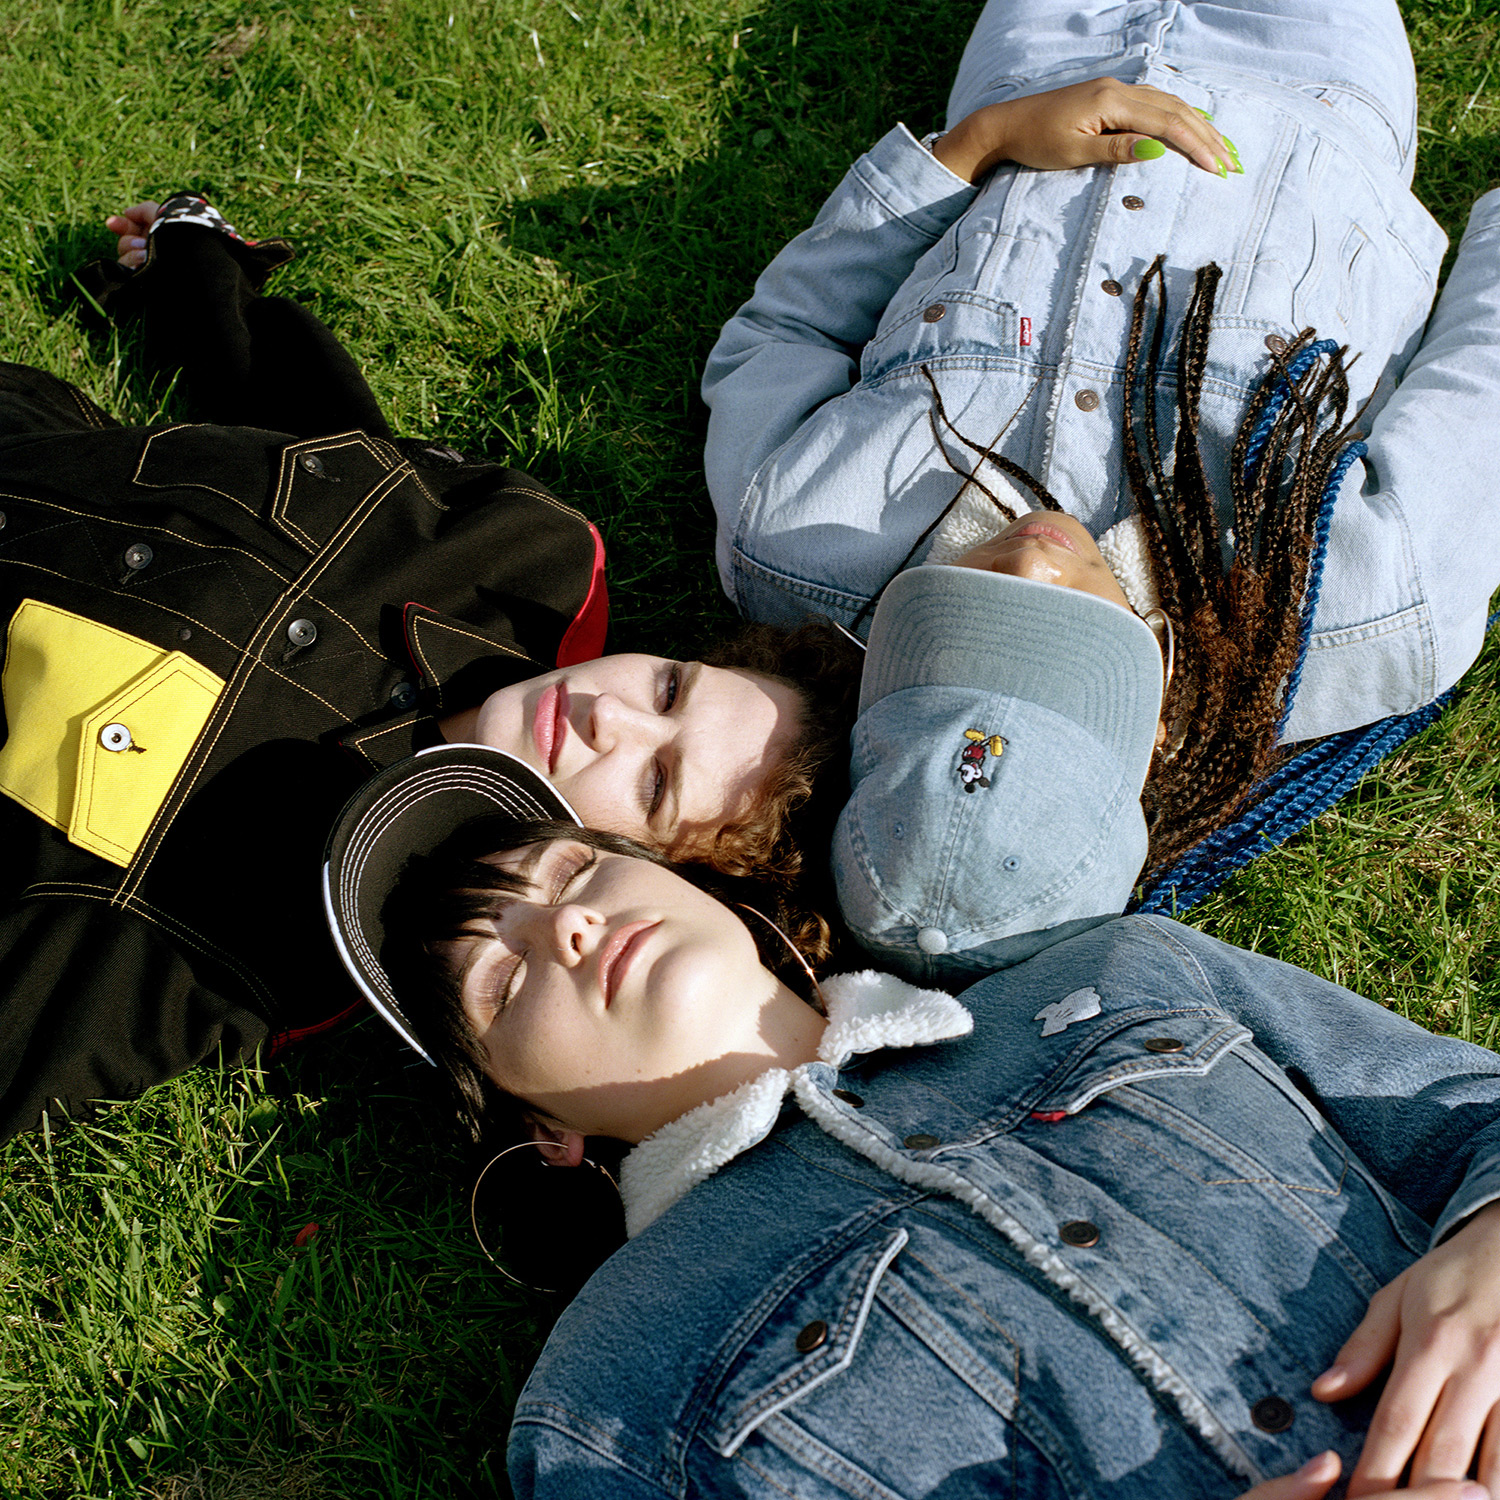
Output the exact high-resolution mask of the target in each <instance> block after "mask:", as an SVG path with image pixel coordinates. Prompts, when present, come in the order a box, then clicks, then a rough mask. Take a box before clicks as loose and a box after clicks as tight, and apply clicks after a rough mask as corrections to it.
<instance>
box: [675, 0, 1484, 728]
mask: <svg viewBox="0 0 1500 1500" xmlns="http://www.w3.org/2000/svg"><path fill="white" fill-rule="evenodd" d="M1103 74H1110V75H1113V76H1115V77H1118V78H1120V79H1122V80H1124V81H1127V82H1133V83H1145V84H1151V85H1153V86H1155V87H1157V88H1160V89H1163V90H1165V91H1167V92H1169V93H1172V94H1175V95H1177V96H1178V97H1179V98H1181V99H1183V100H1184V101H1185V102H1186V103H1187V104H1189V105H1192V106H1195V107H1197V108H1201V109H1203V110H1206V111H1207V112H1208V113H1210V114H1211V115H1212V116H1213V117H1214V121H1215V124H1216V125H1217V126H1218V127H1219V128H1220V129H1221V130H1222V131H1223V132H1224V133H1225V134H1226V135H1227V136H1228V137H1230V138H1231V139H1232V140H1233V141H1234V142H1235V143H1236V145H1237V146H1238V148H1239V150H1240V153H1241V157H1242V160H1243V162H1244V169H1245V170H1244V175H1243V176H1238V175H1236V176H1231V177H1230V178H1228V179H1227V180H1221V179H1220V178H1218V177H1216V176H1212V175H1210V174H1208V173H1205V172H1203V171H1201V170H1200V169H1198V168H1196V167H1193V166H1191V165H1190V164H1189V163H1188V162H1187V161H1186V160H1185V159H1184V158H1183V157H1181V156H1178V155H1176V154H1175V153H1171V152H1169V153H1168V154H1167V155H1166V156H1165V157H1163V158H1161V159H1159V160H1156V161H1150V162H1144V163H1138V164H1132V165H1129V166H1118V167H1093V168H1085V169H1079V170H1074V171H1063V172H1037V171H1030V170H1027V169H1023V168H1017V167H1013V166H1005V167H1001V168H999V169H998V170H997V171H995V172H994V173H993V174H991V176H990V177H989V178H987V179H986V180H984V181H983V182H982V183H981V185H980V186H979V187H978V188H977V189H975V188H972V187H970V186H969V185H968V184H967V183H965V182H963V181H961V180H960V179H958V178H957V177H954V176H953V175H952V174H950V173H949V172H948V171H947V170H946V169H945V168H944V167H943V166H942V165H941V164H940V163H939V162H937V161H936V160H935V159H934V158H933V157H932V156H931V155H930V154H929V153H928V152H926V151H924V150H923V149H922V148H921V147H920V145H919V144H918V143H917V141H916V140H915V138H914V137H913V136H912V134H911V133H910V132H909V131H908V130H907V129H906V128H905V127H904V126H897V127H896V128H895V129H893V130H892V131H891V132H890V133H889V134H888V135H887V136H885V137H884V138H883V139H882V140H881V141H879V142H878V143H877V144H876V145H875V146H874V148H873V149H872V150H871V151H870V152H869V153H868V154H867V155H865V156H863V157H861V158H860V159H859V160H858V161H857V162H856V163H855V164H854V165H853V167H852V168H851V169H850V170H849V173H848V174H847V176H846V177H845V178H844V180H843V182H842V183H841V184H840V185H839V186H838V188H837V189H836V190H835V191H834V193H833V195H832V196H831V197H830V198H829V200H828V201H827V203H826V204H825V205H824V207H823V209H822V211H821V212H820V213H819V215H818V217H817V219H816V220H815V222H814V223H813V225H812V226H811V227H810V228H809V229H808V230H807V231H806V232H804V233H803V234H801V235H799V236H798V237H797V238H796V239H795V240H793V241H792V242H791V244H789V245H788V246H787V247H786V248H785V249H784V250H783V251H782V252H781V254H779V255H778V256H777V257H776V259H775V260H774V261H773V262H772V263H771V265H770V266H769V267H768V268H767V269H766V271H765V272H764V273H763V274H762V275H761V277H760V279H759V280H758V281H757V283H756V287H755V291H754V294H753V295H752V297H751V298H750V300H749V301H748V302H747V303H746V304H745V305H744V306H743V307H742V308H741V309H740V310H739V312H738V313H737V314H736V315H735V317H734V318H733V319H731V321H730V322H729V323H728V324H727V325H726V327H725V328H724V330H723V332H722V334H721V336H720V338H719V341H718V343H717V344H716V345H715V347H714V350H713V352H712V353H711V355H710V357H709V361H708V365H707V369H706V372H705V375H704V379H703V395H704V399H705V400H706V401H707V402H708V404H709V406H710V408H711V417H710V422H709V433H708V443H707V450H706V458H705V461H706V467H707V474H708V482H709V488H710V491H711V494H712V497H713V503H714V506H715V509H716V512H717V516H718V552H717V557H718V565H719V570H720V576H721V578H722V581H723V584H724V587H725V589H726V591H727V592H728V594H729V596H730V597H731V598H732V599H733V600H734V602H735V603H736V604H737V605H738V606H739V608H740V609H741V610H742V611H743V612H744V613H745V614H747V615H749V616H751V617H752V618H755V619H764V620H771V621H776V622H781V623H788V622H792V621H795V620H797V619H800V618H802V617H803V616H805V615H806V614H808V613H810V612H822V613H826V614H829V615H831V616H832V617H834V618H835V619H837V620H839V621H841V622H842V623H845V624H849V623H851V622H852V620H853V619H854V617H855V615H856V614H857V613H858V612H859V610H860V609H861V607H862V606H863V605H864V604H865V602H866V600H867V599H868V598H869V597H870V596H871V595H872V594H873V593H874V592H875V591H876V590H877V589H879V588H880V587H881V585H882V584H883V583H884V582H885V581H886V579H887V578H888V577H889V576H890V574H891V573H892V572H893V571H894V570H895V569H896V568H897V566H898V565H899V564H900V562H901V560H902V558H903V557H905V556H906V555H907V553H908V551H909V549H910V548H911V547H912V546H913V544H914V543H915V542H916V540H917V538H918V537H919V535H920V534H921V533H922V531H923V530H924V529H925V528H926V527H927V526H928V525H929V524H930V523H931V522H932V521H933V520H934V519H935V518H936V517H937V515H938V514H939V513H940V511H941V510H942V509H943V507H944V506H945V505H946V504H947V502H948V501H949V499H951V497H952V496H953V494H954V493H955V490H956V488H957V486H958V483H959V481H958V479H957V478H956V477H955V475H954V474H953V472H952V470H951V469H950V468H949V466H948V465H947V463H945V462H944V460H943V458H942V456H941V455H940V453H939V451H938V449H937V446H936V444H935V443H934V441H933V437H932V434H931V431H930V429H929V424H928V413H929V407H930V404H931V403H930V392H929V388H928V385H927V382H926V380H925V379H924V377H923V375H922V374H921V369H920V367H921V366H922V365H923V364H926V365H927V366H928V367H929V368H930V370H931V372H932V375H933V377H934V379H935V380H936V382H937V386H938V389H939V390H940V391H941V393H942V397H943V400H944V403H945V405H946V408H947V412H948V415H949V416H950V418H951V419H952V421H953V422H954V424H955V426H956V427H957V428H958V430H959V431H960V432H962V433H963V434H964V435H965V436H967V437H969V438H971V439H973V440H974V441H976V442H978V443H980V444H981V445H987V444H989V443H990V442H991V441H992V440H993V439H994V438H995V437H996V435H997V434H998V433H999V432H1000V431H1001V429H1002V428H1003V427H1005V426H1006V424H1007V423H1010V424H1011V425H1010V427H1009V431H1008V432H1007V433H1006V436H1005V438H1004V440H1003V442H1002V443H1001V444H1000V447H999V451H1000V452H1001V453H1003V454H1005V455H1007V456H1008V457H1010V458H1012V459H1014V460H1016V461H1017V462H1018V463H1020V464H1022V465H1023V466H1024V467H1025V468H1027V469H1028V470H1030V471H1031V473H1033V474H1034V475H1036V476H1037V478H1039V479H1040V480H1041V481H1042V482H1043V483H1044V484H1045V485H1046V486H1047V487H1048V488H1049V489H1050V490H1051V491H1052V493H1053V494H1054V495H1056V496H1057V497H1058V499H1059V500H1060V501H1061V503H1062V504H1063V506H1064V507H1065V508H1066V509H1067V510H1068V511H1070V512H1071V513H1072V514H1073V515H1075V516H1077V517H1078V518H1079V519H1080V520H1081V521H1083V522H1084V523H1085V524H1086V525H1087V526H1088V527H1089V529H1090V530H1091V531H1092V532H1093V533H1094V534H1095V535H1099V534H1102V533H1103V532H1104V531H1105V530H1107V529H1108V528H1109V527H1110V526H1111V525H1113V524H1114V523H1115V522H1116V521H1118V520H1120V519H1122V518H1123V517H1124V516H1126V515H1128V514H1129V513H1130V511H1131V510H1132V508H1133V507H1132V502H1131V500H1130V496H1129V489H1128V484H1127V482H1126V479H1125V475H1124V472H1123V464H1122V461H1121V458H1120V452H1121V445H1120V434H1121V431H1122V425H1123V421H1124V389H1123V387H1124V369H1125V359H1126V346H1127V339H1128V330H1129V321H1130V313H1131V297H1132V294H1133V292H1134V289H1135V288H1136V286H1137V285H1138V284H1139V281H1140V278H1141V275H1142V273H1143V272H1144V270H1145V268H1146V267H1147V266H1148V265H1150V263H1151V261H1152V260H1153V258H1154V257H1155V256H1156V254H1157V253H1158V252H1161V251H1165V252H1166V253H1167V256H1168V260H1167V263H1166V268H1165V270H1166V283H1167V288H1168V296H1169V309H1170V313H1169V319H1168V338H1169V340H1171V339H1173V338H1175V332H1176V326H1177V322H1178V319H1179V318H1180V316H1181V313H1182V311H1183V310H1184V308H1185V307H1186V305H1187V301H1188V296H1189V293H1190V291H1191V287H1192V280H1193V275H1194V272H1195V271H1196V269H1197V268H1198V267H1200V266H1202V265H1204V264H1206V263H1208V262H1209V261H1215V262H1217V263H1218V264H1219V266H1220V267H1222V269H1223V272H1224V277H1223V281H1222V283H1221V285H1220V287H1219V293H1218V301H1217V307H1216V316H1215V319H1214V327H1213V337H1212V341H1211V344H1210V348H1209V360H1208V368H1207V372H1206V378H1205V382H1204V389H1203V396H1202V403H1201V418H1202V442H1203V447H1204V450H1205V457H1206V462H1207V465H1208V473H1209V478H1210V482H1211V483H1212V484H1213V486H1214V487H1215V490H1216V492H1217V493H1218V494H1219V495H1220V496H1221V497H1225V498H1226V499H1227V496H1228V493H1229V485H1228V458H1229V453H1230V449H1231V446H1232V443H1233V440H1234V437H1235V434H1236V432H1237V431H1238V428H1239V425H1240V421H1241V418H1242V416H1243V414H1244V412H1245V409H1246V404H1247V401H1248V399H1249V396H1250V393H1251V392H1252V391H1253V390H1254V389H1255V387H1256V386H1257V385H1258V383H1259V382H1260V381H1261V380H1262V379H1264V378H1265V377H1266V376H1267V374H1268V373H1269V372H1270V370H1271V360H1270V356H1269V354H1268V351H1267V343H1266V341H1267V339H1268V338H1280V339H1287V340H1290V339H1292V338H1294V337H1295V336H1296V335H1297V334H1298V333H1299V332H1300V331H1301V330H1302V329H1304V328H1307V327H1313V328H1315V329H1316V330H1317V331H1318V333H1319V334H1320V335H1321V336H1324V337H1327V338H1331V339H1334V340H1337V341H1338V342H1339V343H1340V344H1347V345H1348V346H1349V349H1350V351H1351V354H1353V353H1357V354H1358V355H1359V359H1358V361H1357V363H1355V364H1354V366H1353V368H1352V370H1351V372H1350V379H1351V387H1352V395H1353V401H1354V403H1355V404H1356V405H1358V404H1360V403H1367V405H1366V406H1365V410H1364V414H1363V417H1362V418H1361V423H1360V427H1361V430H1362V431H1363V432H1365V433H1366V434H1367V437H1368V443H1369V454H1368V456H1367V457H1366V458H1365V459H1364V460H1363V461H1362V462H1358V463H1356V464H1355V465H1354V466H1353V468H1352V469H1351V471H1350V472H1349V474H1348V475H1347V477H1346V479H1345V481H1344V484H1343V487H1342V490H1341V492H1340V496H1339V500H1338V502H1337V504H1336V506H1335V509H1334V514H1333V521H1332V531H1331V535H1330V541H1329V551H1328V562H1327V566H1326V569H1325V571H1324V574H1323V581H1322V588H1321V592H1320V594H1319V598H1318V604H1317V611H1316V614H1315V618H1314V622H1313V634H1312V639H1311V643H1310V649H1309V652H1308V656H1307V661H1306V665H1305V668H1304V672H1303V676H1302V680H1301V686H1300V691H1299V693H1298V696H1297V700H1296V702H1295V704H1294V706H1293V710H1292V713H1291V716H1290V719H1289V721H1288V723H1287V724H1286V727H1285V731H1284V738H1285V740H1287V741H1288V742H1294V741H1298V740H1304V739H1310V738H1315V737H1318V736H1321V735H1325V734H1330V733H1334V732H1336V731H1340V730H1345V729H1350V728H1353V727H1356V726H1359V725H1362V724H1366V723H1370V722H1373V721H1375V720H1378V719H1382V718H1384V717H1386V716H1387V715H1390V714H1396V713H1406V712H1409V711H1411V710H1413V709H1415V708H1418V707H1420V706H1421V705H1423V704H1425V703H1427V702H1429V701H1430V700H1431V699H1432V698H1434V697H1435V696H1437V694H1438V693H1440V692H1442V691H1443V690H1444V689H1446V688H1447V687H1448V686H1450V685H1451V684H1452V683H1453V682H1454V681H1456V680H1457V678H1458V677H1459V675H1460V674H1461V673H1462V672H1463V671H1464V670H1465V668H1466V667H1467V666H1468V665H1469V664H1470V663H1471V662H1472V661H1473V659H1474V657H1475V655H1476V654H1477V652H1478V649H1479V646H1480V643H1481V641H1482V638H1483V630H1484V621H1485V615H1486V609H1487V605H1488V600H1489V596H1490V594H1491V593H1492V591H1493V590H1494V589H1495V587H1496V586H1497V584H1500V507H1497V506H1496V505H1495V504H1493V503H1492V497H1493V494H1494V476H1495V472H1496V462H1495V457H1494V451H1493V442H1492V434H1493V430H1494V420H1493V418H1494V406H1495V399H1496V393H1497V391H1500V192H1495V193H1490V194H1487V195H1486V196H1485V197H1483V198H1482V199H1480V201H1479V202H1478V204H1476V206H1475V208H1474V211H1473V214H1472V216H1471V219H1470V223H1469V229H1468V232H1467V234H1466V235H1465V237H1464V240H1463V243H1462V245H1461V247H1460V251H1459V255H1458V260H1457V263H1456V265H1455V267H1454V269H1453V271H1452V274H1451V275H1450V277H1449V280H1448V283H1447V286H1446V288H1445V290H1444V294H1443V297H1442V299H1441V300H1440V302H1439V304H1438V307H1437V309H1436V311H1435V313H1433V316H1432V317H1431V320H1430V321H1429V320H1428V314H1429V310H1430V309H1431V306H1432V298H1433V294H1434V291H1435V289H1436V283H1437V273H1438V268H1439V265H1440V262H1441V258H1442V255H1443V250H1444V247H1445V243H1446V241H1445V237H1444V235H1443V234H1442V232H1441V231H1440V230H1439V228H1438V226H1437V225H1436V224H1435V223H1434V222H1433V220H1432V219H1431V217H1430V216H1429V215H1428V214H1427V212H1426V211H1425V210H1424V209H1423V208H1422V206H1421V205H1420V204H1419V203H1418V202H1417V200H1416V199H1415V198H1414V197H1413V196H1412V194H1411V192H1410V189H1409V183H1410V180H1411V166H1412V158H1411V153H1412V149H1413V143H1414V140H1415V124H1414V111H1415V100H1414V80H1413V74H1412V66H1411V56H1410V51H1409V49H1408V47H1407V45H1406V41H1405V36H1404V34H1403V32H1402V29H1401V22H1400V17H1399V15H1398V13H1397V11H1396V7H1395V5H1394V3H1390V0H1326V3H1322V4H1319V5H1318V6H1316V7H1313V6H1309V5H1307V4H1306V3H1300V0H1243V3H1238V4H1234V3H1221V4H1208V3H1202V4H1179V3H1177V0H1165V3H1130V4H1103V3H1097V0H1096V3H1092V4H1090V3H1084V4H1081V5H1079V4H1066V5H1064V4H1061V3H1058V0H991V3H990V4H989V5H988V6H987V7H986V9H985V11H984V13H983V15H982V16H981V18H980V21H979V24H978V26H977V28H976V30H975V33H974V36H973V38H972V39H971V41H970V43H969V47H968V50H967V52H966V53H965V56H964V60H963V63H962V65H961V67H960V71H959V76H958V81H957V83H956V85H955V88H954V91H953V96H952V99H951V101H950V109H949V121H950V123H953V122H956V121H957V120H958V119H960V118H962V117H963V116H964V115H966V114H967V113H969V112H970V111H971V110H972V109H974V108H977V107H979V106H980V105H982V104H986V103H989V102H992V101H995V100H1000V99H1005V98H1011V97H1016V96H1019V95H1022V94H1028V93H1035V92H1038V91H1040V90H1042V89H1048V88H1053V87H1057V86H1060V85H1062V84H1065V83H1069V82H1073V81H1077V80H1078V79H1083V78H1089V77H1096V76H1101V75H1103ZM1115 283H1118V284H1119V285H1120V286H1121V287H1123V288H1124V293H1123V295H1111V293H1110V290H1109V288H1110V287H1111V286H1112V285H1113V284H1115ZM1424 324H1425V325H1426V327H1425V332H1424ZM1168 347H1169V348H1171V347H1172V345H1171V344H1170V343H1169V345H1168ZM1175 382H1176V358H1175V353H1173V355H1172V356H1171V357H1170V358H1165V359H1164V366H1163V368H1162V370H1161V372H1160V382H1159V391H1160V396H1159V407H1160V410H1161V411H1162V412H1163V414H1164V415H1165V414H1167V413H1169V412H1170V411H1171V410H1173V407H1174V401H1175ZM949 449H950V452H951V453H952V454H953V456H954V458H955V459H956V460H957V461H958V462H959V463H960V464H961V465H963V466H964V468H965V469H967V468H968V466H969V465H970V464H972V462H973V461H974V455H973V454H972V453H971V452H969V451H968V450H965V449H963V448H962V447H961V446H960V445H959V444H958V443H956V442H954V441H952V440H951V439H950V441H949ZM922 556H923V552H922V550H921V549H918V552H917V554H916V560H917V561H920V560H921V557H922Z"/></svg>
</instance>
